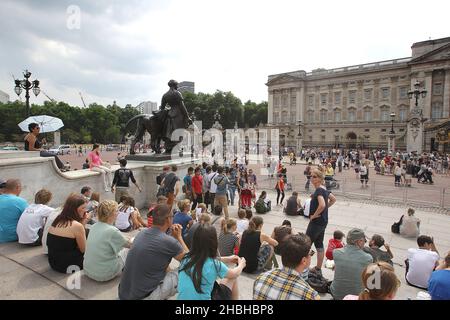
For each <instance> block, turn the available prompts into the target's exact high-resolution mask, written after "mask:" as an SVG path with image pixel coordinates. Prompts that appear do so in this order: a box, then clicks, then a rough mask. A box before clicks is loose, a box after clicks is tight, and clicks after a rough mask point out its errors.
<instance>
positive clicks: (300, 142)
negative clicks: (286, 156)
mask: <svg viewBox="0 0 450 320" xmlns="http://www.w3.org/2000/svg"><path fill="white" fill-rule="evenodd" d="M297 137H298V152H299V153H300V152H301V151H302V120H298V135H297Z"/></svg>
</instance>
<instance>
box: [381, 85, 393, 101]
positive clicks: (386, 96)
mask: <svg viewBox="0 0 450 320" xmlns="http://www.w3.org/2000/svg"><path fill="white" fill-rule="evenodd" d="M390 94H391V88H381V99H385V100H386V99H389V95H390Z"/></svg>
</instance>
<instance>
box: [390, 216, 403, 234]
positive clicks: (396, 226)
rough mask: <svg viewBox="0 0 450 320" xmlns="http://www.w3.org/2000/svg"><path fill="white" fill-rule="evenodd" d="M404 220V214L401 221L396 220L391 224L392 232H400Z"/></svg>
mask: <svg viewBox="0 0 450 320" xmlns="http://www.w3.org/2000/svg"><path fill="white" fill-rule="evenodd" d="M402 222H403V216H402V217H401V218H400V221H399V222H394V223H393V224H392V226H391V232H392V233H400V225H401V224H402Z"/></svg>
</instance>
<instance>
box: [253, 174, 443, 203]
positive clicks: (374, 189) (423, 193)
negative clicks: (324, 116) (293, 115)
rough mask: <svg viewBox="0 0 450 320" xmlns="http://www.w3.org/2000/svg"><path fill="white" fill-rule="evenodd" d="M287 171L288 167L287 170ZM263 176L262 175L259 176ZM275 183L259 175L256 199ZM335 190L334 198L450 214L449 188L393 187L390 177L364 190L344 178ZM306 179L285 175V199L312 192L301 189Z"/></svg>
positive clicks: (356, 181)
mask: <svg viewBox="0 0 450 320" xmlns="http://www.w3.org/2000/svg"><path fill="white" fill-rule="evenodd" d="M288 169H289V167H288ZM261 173H263V172H261ZM276 182H277V179H276V175H274V177H273V178H268V177H267V173H265V174H264V175H261V176H260V177H259V181H258V187H257V193H258V194H257V196H258V195H259V193H260V192H261V191H262V190H266V191H275V185H276ZM337 183H338V184H339V188H337V189H336V188H333V189H332V192H333V193H334V194H335V195H336V196H343V197H346V198H349V199H358V200H370V201H377V202H379V203H380V204H400V205H405V206H407V205H411V206H415V207H421V208H429V209H437V210H444V211H446V212H450V188H440V187H435V186H433V185H422V184H421V185H420V187H417V186H415V185H413V187H404V186H401V187H395V186H394V177H393V176H392V182H389V181H386V182H384V181H383V182H381V181H370V177H369V183H368V186H367V187H362V186H361V182H360V180H359V177H358V179H357V178H356V174H355V178H354V179H353V178H344V179H341V180H337ZM305 184H306V178H305V177H304V176H290V175H289V174H288V178H287V187H286V190H285V191H286V197H288V196H290V194H291V192H292V191H298V192H300V193H303V194H304V193H306V194H308V193H309V192H313V191H314V187H313V186H312V184H311V185H310V190H309V192H308V191H307V190H306V189H305Z"/></svg>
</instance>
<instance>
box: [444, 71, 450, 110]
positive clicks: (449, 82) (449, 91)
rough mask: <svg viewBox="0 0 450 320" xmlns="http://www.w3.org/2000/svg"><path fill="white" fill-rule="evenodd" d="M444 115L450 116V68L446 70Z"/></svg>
mask: <svg viewBox="0 0 450 320" xmlns="http://www.w3.org/2000/svg"><path fill="white" fill-rule="evenodd" d="M443 90H444V104H443V117H444V118H448V117H449V116H450V69H447V70H445V80H444V88H443Z"/></svg>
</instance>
